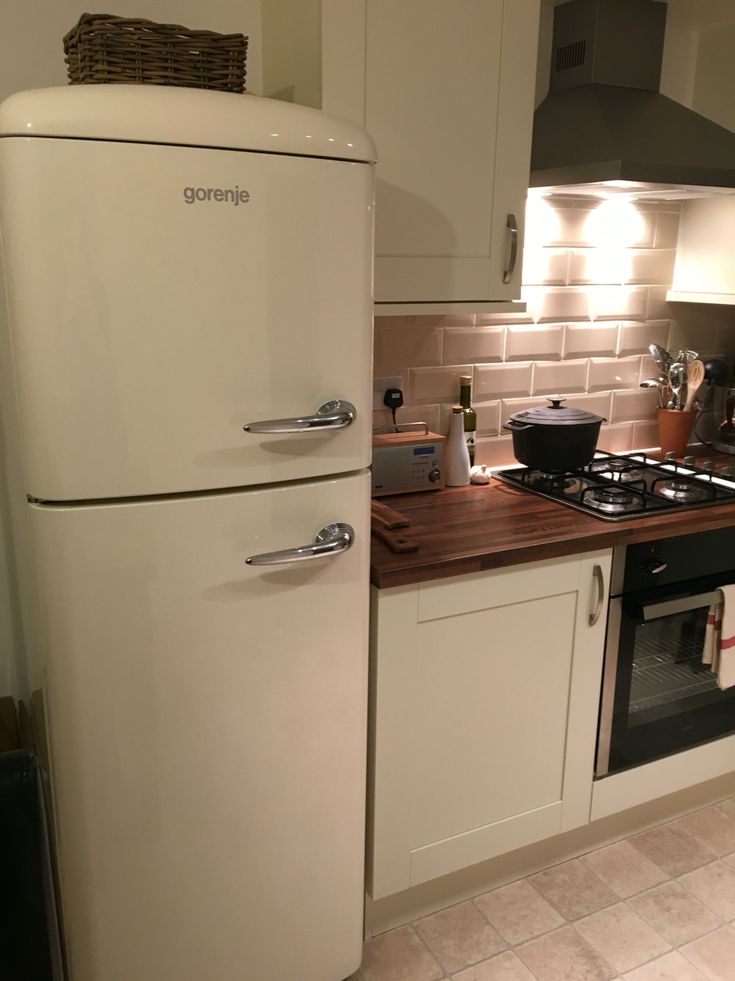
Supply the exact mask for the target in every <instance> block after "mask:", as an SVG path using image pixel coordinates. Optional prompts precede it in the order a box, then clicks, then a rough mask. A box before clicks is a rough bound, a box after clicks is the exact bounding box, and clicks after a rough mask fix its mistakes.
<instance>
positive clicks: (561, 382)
mask: <svg viewBox="0 0 735 981" xmlns="http://www.w3.org/2000/svg"><path fill="white" fill-rule="evenodd" d="M586 387H587V362H586V361H538V362H536V365H535V367H534V369H533V394H534V395H554V394H557V393H564V394H566V393H568V392H584V391H585V389H586Z"/></svg>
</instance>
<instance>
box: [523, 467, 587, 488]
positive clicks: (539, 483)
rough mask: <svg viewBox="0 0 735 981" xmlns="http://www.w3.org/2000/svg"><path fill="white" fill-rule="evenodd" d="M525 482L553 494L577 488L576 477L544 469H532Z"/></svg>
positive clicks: (577, 481)
mask: <svg viewBox="0 0 735 981" xmlns="http://www.w3.org/2000/svg"><path fill="white" fill-rule="evenodd" d="M525 483H527V484H529V485H530V486H531V487H535V488H537V489H538V490H542V491H547V492H552V493H554V494H569V493H573V492H574V491H576V490H578V489H579V480H578V478H577V477H570V476H569V474H566V473H546V471H544V470H532V471H531V472H530V473H529V474H527V476H526V480H525Z"/></svg>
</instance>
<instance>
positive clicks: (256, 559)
mask: <svg viewBox="0 0 735 981" xmlns="http://www.w3.org/2000/svg"><path fill="white" fill-rule="evenodd" d="M354 542H355V531H354V529H353V528H352V527H351V525H345V524H341V523H339V522H338V523H337V524H333V525H327V526H326V528H322V530H321V531H320V532H319V534H318V535H317V536H316V539H315V540H314V544H313V545H299V546H298V547H297V548H284V549H282V550H281V551H280V552H263V553H262V554H261V555H251V556H250V558H249V559H245V563H246V564H247V565H284V564H286V563H288V562H306V561H308V560H309V559H321V558H324V557H329V556H333V555H339V554H340V553H341V552H346V551H347V549H348V548H352V546H353V544H354Z"/></svg>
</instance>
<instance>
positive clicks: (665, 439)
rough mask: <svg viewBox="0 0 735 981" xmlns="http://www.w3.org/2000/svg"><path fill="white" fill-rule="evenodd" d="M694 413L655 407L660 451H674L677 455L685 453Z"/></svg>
mask: <svg viewBox="0 0 735 981" xmlns="http://www.w3.org/2000/svg"><path fill="white" fill-rule="evenodd" d="M696 414H697V413H696V412H693V411H691V410H690V411H688V412H687V411H686V410H685V409H656V416H657V418H658V438H659V442H660V443H661V452H662V453H675V454H676V455H677V456H683V455H684V454H685V453H686V448H687V443H688V442H689V436H690V435H691V432H692V427H693V426H694V417H695V416H696Z"/></svg>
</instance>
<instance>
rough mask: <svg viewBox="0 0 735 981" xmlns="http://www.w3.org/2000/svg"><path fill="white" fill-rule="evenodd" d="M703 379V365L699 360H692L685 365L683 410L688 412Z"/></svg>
mask: <svg viewBox="0 0 735 981" xmlns="http://www.w3.org/2000/svg"><path fill="white" fill-rule="evenodd" d="M703 381H704V365H703V364H702V362H701V361H692V362H691V364H688V365H687V397H686V402H685V403H684V411H685V412H688V411H689V410H690V409H691V408H692V405H693V403H694V396H695V395H696V394H697V390H698V389H699V386H700V385H701V384H702V382H703Z"/></svg>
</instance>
